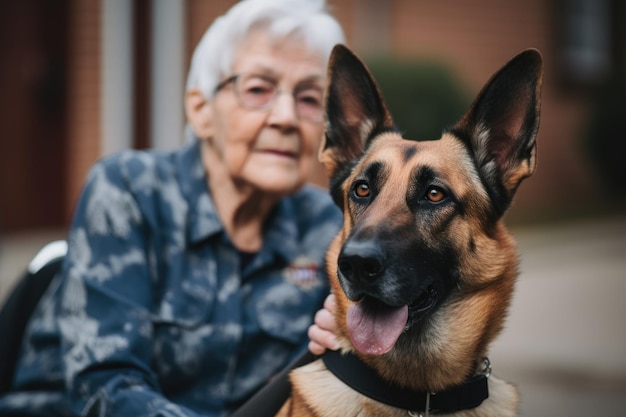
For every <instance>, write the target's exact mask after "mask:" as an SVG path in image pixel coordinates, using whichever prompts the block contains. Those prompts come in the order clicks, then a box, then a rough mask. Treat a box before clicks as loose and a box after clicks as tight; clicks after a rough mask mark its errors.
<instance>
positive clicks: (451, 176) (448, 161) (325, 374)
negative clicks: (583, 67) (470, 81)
mask: <svg viewBox="0 0 626 417" xmlns="http://www.w3.org/2000/svg"><path fill="white" fill-rule="evenodd" d="M514 61H515V62H514ZM541 72H542V64H541V57H540V55H539V53H538V52H536V51H526V52H524V53H522V54H520V55H519V56H518V57H516V58H515V59H514V60H512V61H511V63H509V64H508V65H507V66H505V67H504V68H503V69H502V70H501V71H499V72H498V73H497V74H495V75H494V77H492V79H491V80H490V81H489V83H487V85H486V86H485V88H484V89H483V91H482V92H481V94H479V96H478V97H477V99H476V101H475V102H474V104H473V105H472V107H471V108H470V110H469V111H468V113H467V114H466V115H465V116H464V117H463V118H462V119H461V121H460V122H459V123H458V124H457V125H456V126H455V127H454V128H453V129H451V130H450V131H448V132H446V133H444V134H443V136H442V138H441V139H440V140H437V141H427V142H415V141H409V140H405V139H403V138H402V137H401V135H400V134H399V133H397V131H395V130H394V129H393V121H392V118H391V115H390V114H389V112H388V111H387V109H386V106H385V104H384V101H383V99H382V95H381V94H380V92H379V90H378V87H377V86H376V83H375V81H374V80H373V78H372V77H371V75H370V74H369V72H368V71H367V69H366V68H365V66H364V65H363V64H362V63H361V62H360V61H359V60H358V58H356V57H355V56H354V55H353V54H352V53H351V52H350V51H349V50H348V49H347V48H345V47H342V46H339V47H337V48H336V49H335V51H334V52H333V56H332V58H331V63H330V65H329V79H330V84H329V89H328V94H327V100H328V101H327V108H328V112H329V113H328V115H327V123H328V125H327V133H326V143H325V144H324V146H323V148H322V150H321V154H320V159H321V160H322V162H323V163H324V164H325V165H326V168H327V171H328V174H329V176H330V177H331V179H332V180H333V181H334V183H333V184H332V185H331V188H332V189H331V192H332V193H333V195H334V196H335V199H336V201H337V203H338V204H340V206H341V207H342V209H343V211H344V225H343V228H342V230H341V231H340V232H339V234H338V235H337V236H336V238H335V239H334V240H333V242H332V243H331V245H330V248H329V250H328V254H327V269H328V274H329V276H330V279H331V286H332V289H333V292H334V293H335V294H336V295H337V300H338V308H337V314H336V320H337V323H338V326H339V329H340V330H339V334H338V335H337V336H338V339H339V341H340V344H341V350H342V351H344V352H347V351H351V352H355V353H356V354H357V356H359V357H360V358H361V359H362V360H363V361H364V362H365V363H367V364H368V365H369V366H370V367H371V368H373V369H374V370H376V372H377V373H378V374H379V375H380V376H381V377H382V378H383V379H385V380H386V381H389V383H390V384H396V385H399V386H403V387H408V388H412V389H415V390H423V391H429V392H437V391H440V390H445V389H446V388H449V387H451V386H454V385H458V384H461V383H462V382H463V381H464V380H465V379H466V378H467V377H468V376H471V375H472V374H474V373H476V372H477V371H478V368H479V366H480V362H481V359H482V358H483V357H485V356H487V353H488V347H489V344H490V343H491V342H492V341H493V339H494V338H495V337H496V336H497V335H498V334H499V333H500V331H501V330H502V327H503V322H504V318H505V317H506V314H507V310H508V306H509V304H510V300H511V296H512V292H513V287H514V283H515V279H516V276H517V256H516V248H515V243H514V240H513V238H512V237H511V235H510V234H509V232H508V231H507V229H506V227H505V226H504V223H503V222H502V214H503V213H504V211H505V210H506V208H508V206H509V204H510V202H511V200H512V198H513V195H514V193H515V191H516V189H517V187H518V185H519V183H520V182H521V181H522V180H523V179H524V178H526V177H528V176H530V175H531V174H532V173H533V171H534V169H535V163H536V144H535V136H536V133H537V129H538V125H539V110H540V98H539V97H540V88H541ZM352 77H354V79H356V81H353V79H352ZM502 80H504V81H505V82H503V81H502ZM509 84H512V86H511V87H510V88H511V89H512V91H508V89H509ZM503 86H506V88H505V87H503ZM364 90H367V91H365V93H364V92H363V91H364ZM507 94H508V95H510V96H511V97H505V98H504V99H503V101H502V102H500V101H499V99H500V96H502V95H504V96H506V95H507ZM367 100H371V101H372V102H373V103H374V104H375V105H374V106H373V108H375V109H377V110H376V111H374V112H372V111H371V106H370V107H369V108H368V107H367V106H366V105H363V104H362V102H363V101H367ZM492 102H495V103H496V104H493V103H492ZM500 107H503V108H504V109H501V108H500ZM334 112H336V113H334ZM374 163H376V164H379V165H381V166H383V167H384V169H385V175H384V184H383V185H381V186H377V187H378V189H377V191H376V192H377V194H376V197H375V198H372V200H371V201H369V200H368V202H367V206H366V208H364V209H362V208H360V207H359V206H358V205H357V204H355V203H354V202H353V201H352V200H351V197H350V193H351V192H352V191H351V190H352V189H353V188H351V187H353V186H354V183H355V182H356V181H357V180H358V179H359V178H361V177H363V175H364V174H363V172H364V170H366V169H367V167H368V166H371V165H372V164H374ZM346 167H347V168H346ZM421 167H428V169H430V170H431V171H433V172H436V184H441V185H442V186H443V187H444V188H445V189H446V190H447V192H449V193H450V194H451V195H453V196H454V198H455V200H454V203H452V202H451V203H449V204H446V205H440V206H437V207H436V208H434V209H431V208H429V207H430V206H428V208H427V209H426V211H425V212H424V214H423V215H420V213H421V212H420V211H419V210H420V209H410V202H407V196H406V190H410V189H414V188H416V185H415V183H416V181H417V180H416V172H418V171H417V170H419V169H420V168H421ZM380 182H382V180H380ZM461 210H462V215H459V213H458V211H461ZM416 213H417V214H416ZM384 224H395V225H396V227H397V229H395V230H405V229H406V230H409V231H411V230H412V231H413V233H415V234H417V235H419V239H417V241H418V242H419V245H420V248H422V250H423V251H424V253H435V254H440V253H445V254H449V253H452V254H454V259H453V260H452V259H451V260H450V262H451V263H454V265H455V268H454V274H455V277H457V279H456V281H455V282H454V286H453V288H450V289H449V291H448V293H447V296H446V298H445V300H442V301H441V304H440V305H438V306H437V308H436V309H434V310H433V311H432V312H430V314H429V315H428V316H427V318H425V319H422V320H423V321H422V322H420V324H419V326H420V330H419V333H416V332H417V331H414V332H412V333H411V332H409V331H407V330H405V332H404V334H403V335H401V336H400V338H399V339H398V341H397V342H396V345H395V346H394V347H393V348H392V349H391V350H390V351H389V352H387V353H384V354H381V355H369V354H363V353H361V352H358V350H357V349H355V347H354V344H353V342H352V341H351V338H350V334H349V332H348V325H347V322H346V316H347V311H348V308H349V306H350V305H351V304H354V303H355V302H356V301H351V300H349V299H348V296H347V295H346V293H345V292H344V288H343V287H342V283H341V282H340V279H339V277H338V271H339V270H340V269H341V268H340V265H339V264H338V258H339V257H340V254H341V251H342V248H343V247H344V244H345V243H346V242H347V241H348V240H349V239H351V238H352V237H353V236H355V235H358V234H359V233H361V232H363V231H368V232H370V233H371V231H372V230H377V229H380V228H381V227H382V226H381V225H384ZM390 227H391V226H390ZM390 230H391V229H390ZM417 256H418V255H416V257H417ZM429 261H430V260H429V259H424V260H423V262H424V263H428V262H429ZM382 279H385V278H382ZM407 279H415V278H414V277H412V278H408V277H407ZM344 284H345V282H344ZM290 379H291V382H292V397H291V398H290V399H289V401H288V402H287V403H286V404H285V405H284V406H283V408H282V409H281V411H280V413H279V414H278V415H279V416H280V417H287V416H299V417H304V416H310V417H346V416H359V417H370V416H406V415H407V411H408V410H401V409H398V408H394V407H391V406H388V405H384V404H381V403H378V402H375V401H374V400H371V399H369V398H367V397H365V396H363V395H361V394H359V393H358V392H356V391H354V390H352V389H350V388H349V387H348V386H347V385H345V384H344V383H343V382H341V381H340V380H338V379H337V378H336V377H335V376H334V375H333V374H331V373H330V372H329V371H328V370H327V369H326V367H325V365H324V363H323V362H322V361H321V360H318V361H316V362H313V363H311V364H309V365H306V366H304V367H301V368H298V369H296V370H294V371H293V372H292V373H291V375H290ZM517 403H518V395H517V392H516V390H515V388H514V387H513V386H512V385H510V384H508V383H506V382H504V381H501V380H499V379H497V378H495V377H494V376H490V378H489V398H488V399H487V400H485V401H484V402H483V403H482V404H481V405H480V406H479V407H477V408H475V409H471V410H465V411H460V412H457V413H455V414H452V415H454V416H456V417H470V416H485V417H490V416H493V417H496V416H497V417H505V416H514V415H516V410H517Z"/></svg>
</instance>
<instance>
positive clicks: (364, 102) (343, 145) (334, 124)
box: [320, 45, 395, 181]
mask: <svg viewBox="0 0 626 417" xmlns="http://www.w3.org/2000/svg"><path fill="white" fill-rule="evenodd" d="M394 129H395V128H394V125H393V121H392V119H391V115H390V114H389V111H388V110H387V106H386V105H385V102H384V100H383V97H382V94H381V93H380V89H379V88H378V85H377V84H376V82H375V81H374V78H373V77H372V75H371V74H370V72H369V70H368V69H367V68H366V66H365V64H363V62H361V60H360V59H359V58H358V57H357V56H356V55H354V53H353V52H352V51H350V50H349V49H348V48H347V47H346V46H344V45H336V46H335V48H334V49H333V51H332V53H331V56H330V61H329V64H328V87H327V90H326V132H325V139H324V142H323V143H322V145H321V147H320V161H321V162H322V163H323V164H324V165H325V166H326V171H327V173H328V176H329V177H330V178H331V181H332V179H333V178H334V177H336V176H337V175H338V173H339V172H341V171H342V170H343V168H346V167H347V166H351V165H352V163H353V162H354V161H355V160H357V159H358V158H359V157H360V156H361V155H362V154H363V153H364V152H365V150H366V149H367V147H368V145H369V142H370V141H371V139H372V138H373V137H374V136H375V135H377V134H378V133H381V132H384V131H387V130H394Z"/></svg>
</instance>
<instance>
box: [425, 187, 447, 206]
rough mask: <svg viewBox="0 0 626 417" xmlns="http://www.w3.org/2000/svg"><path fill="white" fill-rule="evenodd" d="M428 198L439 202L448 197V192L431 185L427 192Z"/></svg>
mask: <svg viewBox="0 0 626 417" xmlns="http://www.w3.org/2000/svg"><path fill="white" fill-rule="evenodd" d="M426 198H427V199H428V201H430V202H432V203H439V202H440V201H441V200H443V199H444V198H446V194H445V193H444V192H443V191H442V190H441V189H440V188H437V187H430V188H429V189H428V191H427V192H426Z"/></svg>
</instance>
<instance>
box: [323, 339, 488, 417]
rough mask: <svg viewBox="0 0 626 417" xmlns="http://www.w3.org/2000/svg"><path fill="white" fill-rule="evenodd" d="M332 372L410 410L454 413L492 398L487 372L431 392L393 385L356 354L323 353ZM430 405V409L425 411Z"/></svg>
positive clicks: (367, 392) (357, 387) (367, 393)
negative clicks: (456, 384)
mask: <svg viewBox="0 0 626 417" xmlns="http://www.w3.org/2000/svg"><path fill="white" fill-rule="evenodd" d="M322 359H323V360H324V363H325V364H326V367H327V368H328V370H329V371H331V372H332V373H333V374H334V375H335V376H336V377H337V378H339V379H340V380H342V381H343V382H344V383H345V384H346V385H348V386H349V387H351V388H352V389H354V390H356V391H358V392H360V393H361V394H363V395H365V396H366V397H369V398H371V399H373V400H376V401H379V402H381V403H384V404H387V405H390V406H392V407H397V408H401V409H404V410H408V411H424V412H425V411H429V412H430V413H441V414H445V413H453V412H456V411H460V410H468V409H471V408H475V407H478V406H479V405H480V404H481V403H482V402H483V401H484V400H485V399H487V398H488V397H489V389H488V387H487V375H484V374H477V375H475V376H473V377H471V378H469V379H468V380H466V381H465V382H464V383H463V384H461V385H458V386H455V387H451V388H449V389H447V390H445V391H440V392H437V393H430V398H428V397H429V394H428V393H427V392H425V391H413V390H409V389H406V388H401V387H397V386H393V385H391V384H390V383H389V382H385V381H383V380H382V379H381V378H380V377H379V376H378V374H377V373H376V372H375V371H374V370H373V369H371V368H370V367H368V366H367V365H366V364H365V363H363V362H362V361H361V360H360V359H359V358H358V357H356V356H355V355H353V354H350V353H349V354H346V355H344V354H341V353H339V352H335V351H326V353H325V354H324V355H323V356H322ZM427 404H428V405H429V410H426V406H427Z"/></svg>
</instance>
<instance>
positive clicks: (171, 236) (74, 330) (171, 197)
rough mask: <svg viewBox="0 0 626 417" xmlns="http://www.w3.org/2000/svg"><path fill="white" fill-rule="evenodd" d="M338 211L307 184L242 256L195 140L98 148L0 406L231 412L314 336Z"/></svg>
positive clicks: (5, 409) (1, 411) (60, 411)
mask: <svg viewBox="0 0 626 417" xmlns="http://www.w3.org/2000/svg"><path fill="white" fill-rule="evenodd" d="M340 222H341V213H340V211H339V210H338V209H337V208H336V207H335V206H334V205H333V204H332V201H331V199H330V198H329V196H328V195H327V192H325V191H323V190H320V189H317V188H314V187H305V188H304V189H302V190H301V191H300V192H298V193H297V194H296V195H294V196H291V197H288V198H284V199H283V200H282V201H281V202H280V203H279V204H278V205H277V207H276V208H275V211H274V213H273V214H272V216H271V218H270V219H269V221H268V224H267V226H266V230H265V238H264V244H263V247H262V249H261V251H260V252H259V253H258V254H256V255H255V256H254V257H252V258H251V259H250V260H249V261H248V262H246V263H245V266H244V267H243V268H242V262H241V261H242V254H241V253H239V252H238V251H237V250H236V248H235V247H234V246H233V245H232V243H231V241H230V240H229V238H228V236H227V235H226V234H225V232H224V229H223V226H222V224H221V222H220V220H219V218H218V215H217V213H216V210H215V206H214V204H213V201H212V199H211V196H210V195H209V193H208V191H207V187H206V178H205V174H204V171H203V168H202V165H201V160H200V145H199V143H198V142H195V143H192V144H190V145H188V146H186V147H184V148H182V149H181V150H179V151H176V152H171V153H158V152H155V151H149V152H136V151H128V152H124V153H121V154H119V155H117V156H115V157H111V158H107V159H104V160H102V161H101V162H99V163H98V164H96V165H95V166H94V168H93V169H92V171H91V172H90V175H89V178H88V181H87V184H86V186H85V188H84V190H83V194H82V196H81V199H80V201H79V204H78V207H77V212H76V216H75V220H74V223H73V225H72V228H71V230H70V233H69V237H68V243H69V252H68V256H67V258H66V262H65V264H64V268H63V272H62V276H61V277H60V278H62V279H60V280H57V281H56V282H55V284H58V285H53V286H51V288H50V290H49V291H48V293H47V294H46V296H45V297H44V299H43V300H42V302H41V304H40V306H39V308H38V310H37V312H36V314H35V316H34V318H33V320H32V321H31V323H30V326H29V329H28V335H27V338H26V340H25V342H24V346H23V353H22V356H21V359H20V362H19V366H18V373H17V375H16V378H15V381H14V390H13V391H12V392H11V393H9V394H7V395H5V396H4V397H2V398H0V415H16V414H17V413H18V411H17V410H21V412H24V413H27V411H25V410H30V411H31V412H32V413H33V415H39V416H42V415H70V414H71V412H70V410H69V407H71V409H73V413H74V414H79V415H89V416H116V417H119V416H133V417H138V416H196V415H203V416H222V415H226V414H228V413H229V412H231V411H233V410H234V409H235V408H236V407H237V406H239V405H241V404H242V403H243V402H244V401H245V400H246V399H247V398H248V397H249V396H250V395H251V394H253V393H254V392H255V391H256V390H257V389H259V388H260V387H261V386H262V385H263V384H264V383H265V382H266V381H267V380H268V379H269V378H270V377H271V376H272V375H273V374H274V373H276V372H277V371H279V370H280V369H281V368H282V367H284V366H285V365H286V364H287V363H288V362H289V361H290V360H291V359H293V358H294V357H295V356H296V355H298V354H299V353H301V352H302V351H303V350H304V349H305V348H306V344H307V336H306V332H307V328H308V326H309V325H310V324H311V322H312V318H313V315H314V313H315V311H316V310H318V309H319V308H320V307H321V305H322V302H323V300H324V298H325V296H326V295H327V293H328V285H327V281H326V277H324V276H323V267H322V266H323V257H324V252H325V250H326V247H327V246H328V244H329V242H330V240H331V238H332V237H333V236H334V234H335V233H337V231H338V228H339V225H340ZM64 386H66V387H67V388H68V392H69V394H70V395H69V396H64V395H63V394H62V391H63V387H64ZM70 404H71V405H70ZM64 413H65V414H64ZM21 415H22V414H21ZM23 415H26V414H23Z"/></svg>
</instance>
